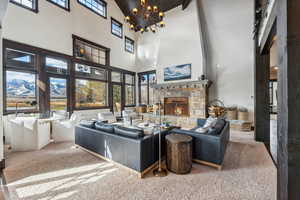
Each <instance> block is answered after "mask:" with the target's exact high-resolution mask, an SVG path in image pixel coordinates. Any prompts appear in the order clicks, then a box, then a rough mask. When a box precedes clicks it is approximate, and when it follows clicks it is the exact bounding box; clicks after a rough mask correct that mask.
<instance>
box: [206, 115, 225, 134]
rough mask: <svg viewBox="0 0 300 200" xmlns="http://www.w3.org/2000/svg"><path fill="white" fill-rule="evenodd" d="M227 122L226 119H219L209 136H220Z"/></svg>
mask: <svg viewBox="0 0 300 200" xmlns="http://www.w3.org/2000/svg"><path fill="white" fill-rule="evenodd" d="M225 124H226V122H225V120H224V119H218V121H217V123H216V124H215V126H214V127H213V128H212V129H211V130H210V131H209V132H208V134H209V135H220V134H221V132H222V130H223V128H224V126H225Z"/></svg>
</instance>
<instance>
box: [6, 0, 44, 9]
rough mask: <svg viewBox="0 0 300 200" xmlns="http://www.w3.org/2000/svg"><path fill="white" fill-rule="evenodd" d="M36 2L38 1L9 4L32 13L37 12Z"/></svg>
mask: <svg viewBox="0 0 300 200" xmlns="http://www.w3.org/2000/svg"><path fill="white" fill-rule="evenodd" d="M37 1H38V0H10V2H12V3H14V4H16V5H18V6H21V7H23V8H26V9H28V10H31V11H34V12H38V9H37Z"/></svg>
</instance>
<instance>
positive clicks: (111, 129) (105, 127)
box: [95, 122, 115, 133]
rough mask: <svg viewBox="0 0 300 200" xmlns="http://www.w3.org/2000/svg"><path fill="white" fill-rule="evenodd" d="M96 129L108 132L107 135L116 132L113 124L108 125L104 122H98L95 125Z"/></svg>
mask: <svg viewBox="0 0 300 200" xmlns="http://www.w3.org/2000/svg"><path fill="white" fill-rule="evenodd" d="M95 128H96V129H97V130H100V131H104V132H107V133H114V132H115V129H114V125H113V124H108V123H104V122H96V123H95Z"/></svg>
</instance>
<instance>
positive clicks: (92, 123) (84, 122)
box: [79, 120, 96, 129]
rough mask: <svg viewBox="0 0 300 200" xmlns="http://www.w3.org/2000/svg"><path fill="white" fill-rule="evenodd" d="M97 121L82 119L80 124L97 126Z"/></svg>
mask: <svg viewBox="0 0 300 200" xmlns="http://www.w3.org/2000/svg"><path fill="white" fill-rule="evenodd" d="M95 123H96V122H95V121H92V120H82V121H81V122H80V123H79V124H80V125H81V126H84V127H87V128H93V129H94V128H95Z"/></svg>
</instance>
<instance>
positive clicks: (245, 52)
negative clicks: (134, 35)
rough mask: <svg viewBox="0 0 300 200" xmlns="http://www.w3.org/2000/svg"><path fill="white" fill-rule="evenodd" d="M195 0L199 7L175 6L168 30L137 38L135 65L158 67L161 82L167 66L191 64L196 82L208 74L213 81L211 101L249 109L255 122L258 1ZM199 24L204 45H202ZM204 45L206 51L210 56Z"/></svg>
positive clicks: (168, 21)
mask: <svg viewBox="0 0 300 200" xmlns="http://www.w3.org/2000/svg"><path fill="white" fill-rule="evenodd" d="M197 1H198V4H199V9H198V8H197V5H196V1H195V0H194V1H192V3H191V4H190V5H189V7H188V8H187V9H186V10H185V11H182V10H181V8H180V7H178V8H176V9H174V10H171V11H170V12H167V15H166V25H167V26H166V28H165V29H162V31H160V32H159V33H158V34H152V33H146V34H143V35H142V36H141V37H140V38H139V41H138V55H137V67H139V68H140V71H147V70H150V69H157V70H158V82H163V68H164V67H167V66H172V65H178V64H184V63H192V64H193V66H192V76H193V77H192V79H193V80H195V79H197V78H198V77H199V76H201V75H202V73H204V74H206V73H207V76H208V79H210V80H212V81H213V82H214V84H213V86H212V87H211V89H210V99H211V100H212V99H220V100H222V101H223V102H224V103H225V105H227V106H229V105H238V106H243V107H247V108H248V110H249V111H250V119H251V120H252V119H253V110H254V99H253V96H254V82H253V79H254V78H253V77H254V75H253V70H254V69H253V65H254V54H253V52H254V51H253V48H254V45H253V43H254V42H253V40H252V31H253V20H254V1H253V0H223V1H220V0H197ZM198 14H199V16H198ZM200 16H201V17H200ZM200 19H201V21H200ZM200 22H201V24H202V27H201V28H202V30H201V31H202V34H203V33H205V34H204V35H205V38H204V42H203V43H204V44H205V45H207V46H206V47H205V48H204V47H203V46H201V45H203V44H201V40H200V39H201V35H202V34H201V33H199V30H200ZM202 49H205V50H206V52H205V54H206V55H207V57H206V59H205V58H203V53H202ZM204 60H206V61H207V65H205V63H206V62H203V61H204ZM185 81H186V80H185Z"/></svg>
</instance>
